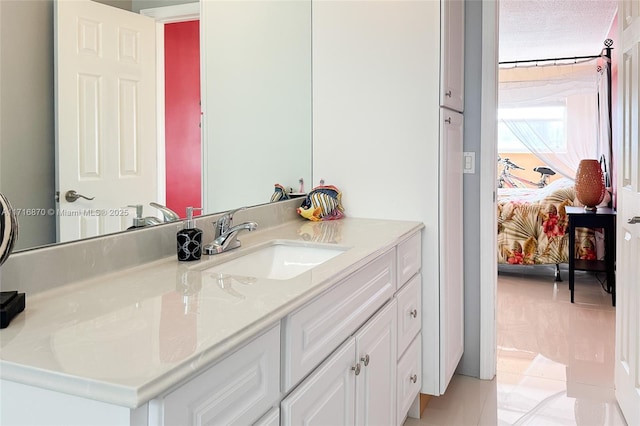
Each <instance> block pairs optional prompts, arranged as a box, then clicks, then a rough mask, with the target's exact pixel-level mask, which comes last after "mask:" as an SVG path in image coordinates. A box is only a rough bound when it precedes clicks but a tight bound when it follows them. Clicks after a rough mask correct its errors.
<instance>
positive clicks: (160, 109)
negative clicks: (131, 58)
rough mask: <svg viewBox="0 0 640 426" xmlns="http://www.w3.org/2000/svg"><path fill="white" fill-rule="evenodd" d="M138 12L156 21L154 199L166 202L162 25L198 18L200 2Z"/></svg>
mask: <svg viewBox="0 0 640 426" xmlns="http://www.w3.org/2000/svg"><path fill="white" fill-rule="evenodd" d="M140 14H141V15H144V16H148V17H150V18H153V19H155V21H156V60H157V61H158V62H157V66H156V70H157V73H156V93H157V103H156V115H157V120H156V123H157V129H156V135H157V140H158V159H157V162H158V194H157V195H156V199H157V200H158V202H159V203H160V204H166V198H167V184H166V175H167V170H166V150H165V132H164V127H165V121H164V113H165V109H164V102H165V96H164V95H165V93H164V25H165V24H173V23H176V22H185V21H195V20H200V2H195V3H185V4H178V5H173V6H162V7H154V8H149V9H141V10H140Z"/></svg>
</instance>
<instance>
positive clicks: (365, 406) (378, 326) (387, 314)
mask: <svg viewBox="0 0 640 426" xmlns="http://www.w3.org/2000/svg"><path fill="white" fill-rule="evenodd" d="M397 307H398V304H397V302H396V300H395V299H394V300H392V301H391V302H389V303H388V304H387V305H386V306H385V307H384V308H382V310H381V311H380V312H378V313H377V314H376V315H375V316H374V317H373V318H372V319H371V320H369V321H368V322H367V324H365V325H364V327H362V329H360V330H359V331H358V333H356V335H355V338H356V354H357V355H358V361H357V362H359V363H360V366H361V372H360V374H359V375H358V377H357V379H356V398H357V402H356V424H357V425H381V426H389V425H393V424H394V422H395V419H396V398H395V395H396V359H397V357H396V351H397V345H396V330H397V321H396V317H397V311H398V309H397Z"/></svg>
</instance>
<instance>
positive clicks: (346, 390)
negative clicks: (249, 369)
mask: <svg viewBox="0 0 640 426" xmlns="http://www.w3.org/2000/svg"><path fill="white" fill-rule="evenodd" d="M355 357H356V343H355V339H354V338H353V337H351V338H350V339H349V340H347V342H346V343H345V344H343V345H342V346H341V347H340V348H339V349H338V350H337V351H336V352H335V353H334V354H333V355H331V356H330V357H329V358H328V359H327V360H326V361H325V362H324V363H322V365H320V367H318V369H317V370H316V371H314V372H313V373H312V374H311V375H310V376H309V377H307V379H306V380H305V381H304V382H302V384H300V386H298V387H297V388H296V389H295V390H294V391H293V392H291V393H290V394H289V396H288V397H286V398H285V399H284V400H283V401H282V403H281V405H280V409H281V410H280V415H281V417H282V426H290V425H296V426H297V425H308V426H313V425H318V426H326V425H332V426H341V425H353V424H354V423H355V412H354V407H355V403H356V389H355V386H356V374H360V372H361V367H360V366H359V367H357V369H355V370H354V369H352V368H356V364H355V362H354V360H355Z"/></svg>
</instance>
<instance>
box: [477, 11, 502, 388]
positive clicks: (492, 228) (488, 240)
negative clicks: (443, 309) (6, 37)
mask: <svg viewBox="0 0 640 426" xmlns="http://www.w3.org/2000/svg"><path fill="white" fill-rule="evenodd" d="M498 13H499V9H498V2H497V1H487V2H483V3H482V87H481V105H482V108H481V111H494V112H495V114H482V116H481V121H480V135H481V136H480V139H481V140H480V149H481V155H480V206H479V214H480V241H482V242H483V247H487V246H488V249H487V250H481V251H480V379H483V380H491V379H493V378H494V377H495V375H496V369H497V362H498V361H497V348H496V345H497V343H496V294H497V287H498V264H497V261H496V253H497V217H496V158H497V155H498V142H497V137H496V135H497V121H496V115H497V111H498V46H499V41H498V28H499V15H498Z"/></svg>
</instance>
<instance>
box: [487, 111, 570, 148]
mask: <svg viewBox="0 0 640 426" xmlns="http://www.w3.org/2000/svg"><path fill="white" fill-rule="evenodd" d="M566 110H567V108H566V106H564V105H553V106H537V107H520V108H499V109H498V119H499V121H498V152H500V153H503V152H504V153H506V152H510V153H528V152H531V150H530V149H528V148H527V147H526V146H525V145H524V144H523V143H522V142H521V141H520V139H519V138H518V136H517V135H516V134H521V135H526V136H523V137H524V138H525V140H527V141H528V142H529V143H535V144H537V145H538V146H537V147H536V149H537V151H539V152H554V153H563V152H566V151H567V138H566V132H565V128H566V122H567V120H566ZM503 120H507V121H509V125H507V124H506V123H505V122H504V121H503Z"/></svg>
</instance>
